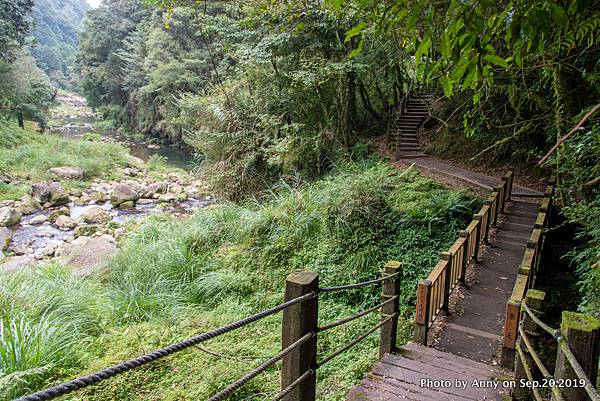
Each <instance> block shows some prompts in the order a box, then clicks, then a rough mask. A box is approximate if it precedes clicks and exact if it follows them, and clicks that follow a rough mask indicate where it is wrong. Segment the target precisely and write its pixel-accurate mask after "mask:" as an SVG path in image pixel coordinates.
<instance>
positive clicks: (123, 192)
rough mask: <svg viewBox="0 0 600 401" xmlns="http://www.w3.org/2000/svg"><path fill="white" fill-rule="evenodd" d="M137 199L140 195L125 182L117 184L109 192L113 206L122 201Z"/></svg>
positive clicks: (134, 200)
mask: <svg viewBox="0 0 600 401" xmlns="http://www.w3.org/2000/svg"><path fill="white" fill-rule="evenodd" d="M138 199H140V195H139V194H138V193H137V192H136V191H135V189H134V188H132V186H131V185H128V184H125V183H121V184H117V185H116V186H115V187H114V189H113V191H112V193H111V194H110V203H112V204H113V205H114V206H118V205H120V204H121V203H124V202H136V201H137V200H138Z"/></svg>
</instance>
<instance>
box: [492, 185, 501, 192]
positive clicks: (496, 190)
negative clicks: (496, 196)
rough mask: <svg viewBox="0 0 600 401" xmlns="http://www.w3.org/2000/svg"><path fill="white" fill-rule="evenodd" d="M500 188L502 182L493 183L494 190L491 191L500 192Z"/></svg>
mask: <svg viewBox="0 0 600 401" xmlns="http://www.w3.org/2000/svg"><path fill="white" fill-rule="evenodd" d="M501 189H502V184H498V185H494V191H493V192H500V190H501Z"/></svg>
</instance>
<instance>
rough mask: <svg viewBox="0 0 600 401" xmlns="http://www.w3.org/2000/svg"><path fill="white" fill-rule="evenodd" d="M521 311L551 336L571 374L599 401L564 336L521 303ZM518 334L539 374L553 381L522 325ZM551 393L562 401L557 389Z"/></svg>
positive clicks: (553, 388)
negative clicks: (569, 366) (566, 362)
mask: <svg viewBox="0 0 600 401" xmlns="http://www.w3.org/2000/svg"><path fill="white" fill-rule="evenodd" d="M522 309H523V312H525V313H526V314H527V316H528V317H529V318H530V319H531V321H532V322H533V323H535V325H537V326H538V327H539V328H541V329H542V330H544V331H545V332H546V333H548V334H549V335H551V336H552V338H554V339H555V340H556V342H557V344H558V348H559V349H560V350H561V351H562V353H563V355H564V356H565V359H566V360H567V361H568V362H569V364H570V365H571V369H573V372H574V373H575V375H576V376H577V378H578V379H579V380H581V381H582V382H583V383H584V385H583V388H584V389H585V392H586V393H587V395H588V397H589V398H590V399H591V400H592V401H600V394H599V393H598V391H597V390H596V388H595V387H594V386H593V385H592V381H591V380H590V378H589V376H588V375H587V374H586V372H585V370H584V369H583V368H582V366H581V364H580V363H579V361H578V360H577V357H576V356H575V355H574V354H573V351H571V348H570V347H569V343H568V341H567V339H566V338H565V337H564V335H563V334H562V332H561V331H560V330H558V329H554V328H552V327H550V326H549V325H547V324H546V323H544V322H542V321H541V320H540V318H539V317H538V316H537V315H536V314H535V313H534V312H533V311H532V310H531V308H530V307H529V306H528V305H527V303H523V305H522ZM519 334H520V336H521V339H522V340H523V343H524V344H525V345H526V347H527V351H528V352H529V355H531V357H532V359H533V360H534V361H535V363H536V365H537V367H538V369H540V372H541V373H542V375H543V376H544V377H545V378H547V379H554V376H552V375H551V374H550V372H549V371H548V369H547V368H546V367H545V366H544V364H543V363H542V360H541V358H540V357H539V355H538V353H537V352H536V351H535V348H534V347H533V345H532V344H531V342H530V339H529V337H528V335H527V333H526V332H525V331H524V330H523V327H522V324H521V326H520V327H519ZM552 392H553V394H555V397H556V399H557V400H562V399H564V398H563V397H562V395H561V394H560V391H559V390H558V388H556V390H555V386H553V387H552ZM556 393H559V394H556Z"/></svg>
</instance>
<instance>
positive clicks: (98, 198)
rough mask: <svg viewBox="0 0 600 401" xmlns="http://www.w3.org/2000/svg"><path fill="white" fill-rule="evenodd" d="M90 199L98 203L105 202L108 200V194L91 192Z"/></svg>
mask: <svg viewBox="0 0 600 401" xmlns="http://www.w3.org/2000/svg"><path fill="white" fill-rule="evenodd" d="M90 199H91V200H93V201H94V202H96V203H104V202H106V195H105V194H104V192H100V191H94V192H92V193H90Z"/></svg>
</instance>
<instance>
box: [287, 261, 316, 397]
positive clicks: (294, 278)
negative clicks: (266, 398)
mask: <svg viewBox="0 0 600 401" xmlns="http://www.w3.org/2000/svg"><path fill="white" fill-rule="evenodd" d="M318 290H319V276H318V274H317V273H313V272H308V271H301V272H295V273H291V274H290V275H289V276H288V277H287V279H286V281H285V301H289V300H292V299H295V298H298V297H300V296H302V295H305V294H308V293H310V292H313V291H314V292H317V291H318ZM317 325H318V298H317V297H315V298H313V299H309V300H307V301H304V302H300V303H298V304H295V305H292V306H290V307H289V308H287V309H285V310H284V311H283V326H282V334H281V342H282V349H284V348H286V347H288V346H289V345H291V344H292V343H293V342H295V341H297V340H298V339H300V338H302V337H303V336H304V335H306V334H308V333H310V332H313V333H316V332H317ZM316 365H317V337H316V336H315V337H313V338H311V339H310V340H308V341H306V342H305V343H304V344H302V345H301V346H299V347H297V348H296V349H295V350H293V351H292V352H290V353H289V354H287V355H286V356H285V357H284V358H283V364H282V367H281V389H282V390H283V389H285V388H286V387H287V386H289V385H290V384H292V383H293V382H294V381H295V380H296V379H298V378H299V377H300V376H301V375H303V374H304V373H305V372H306V371H307V370H308V369H316ZM316 381H317V378H316V376H315V375H311V376H310V377H308V378H306V379H305V380H304V381H302V382H301V383H300V384H298V385H297V386H296V388H294V389H293V390H292V391H291V392H290V393H289V394H287V395H286V396H285V397H284V398H283V400H284V401H314V400H315V394H316Z"/></svg>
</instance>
